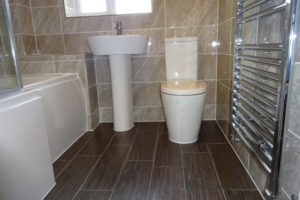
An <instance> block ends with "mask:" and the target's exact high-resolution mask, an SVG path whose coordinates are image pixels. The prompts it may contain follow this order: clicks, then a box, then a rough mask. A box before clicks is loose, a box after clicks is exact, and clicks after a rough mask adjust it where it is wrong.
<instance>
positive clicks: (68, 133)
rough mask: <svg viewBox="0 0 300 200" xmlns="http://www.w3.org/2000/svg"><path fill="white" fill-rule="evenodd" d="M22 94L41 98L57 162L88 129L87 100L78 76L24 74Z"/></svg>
mask: <svg viewBox="0 0 300 200" xmlns="http://www.w3.org/2000/svg"><path fill="white" fill-rule="evenodd" d="M22 81H23V90H22V92H27V91H33V92H35V93H36V94H37V95H39V96H41V97H42V105H43V110H44V115H45V120H46V129H47V134H48V143H49V151H50V155H51V161H52V162H54V161H55V160H57V158H59V156H60V155H61V154H62V153H64V152H65V151H66V150H67V149H68V148H69V147H70V146H71V145H72V144H73V143H74V142H75V141H76V140H77V139H78V138H79V137H80V136H81V135H82V134H83V133H85V131H86V130H87V117H86V116H87V115H86V101H85V98H84V92H83V88H82V85H81V81H80V78H79V76H78V75H77V74H58V75H23V76H22Z"/></svg>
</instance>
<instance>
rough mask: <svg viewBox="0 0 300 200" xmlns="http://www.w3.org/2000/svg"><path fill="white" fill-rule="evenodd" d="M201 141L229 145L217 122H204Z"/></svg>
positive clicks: (200, 134) (200, 135) (200, 136)
mask: <svg viewBox="0 0 300 200" xmlns="http://www.w3.org/2000/svg"><path fill="white" fill-rule="evenodd" d="M199 141H200V142H205V143H227V140H226V138H225V136H224V135H223V133H222V131H221V129H220V128H219V126H218V124H217V122H215V121H203V122H202V124H201V129H200V133H199Z"/></svg>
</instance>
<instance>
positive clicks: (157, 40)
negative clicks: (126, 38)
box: [124, 29, 165, 55]
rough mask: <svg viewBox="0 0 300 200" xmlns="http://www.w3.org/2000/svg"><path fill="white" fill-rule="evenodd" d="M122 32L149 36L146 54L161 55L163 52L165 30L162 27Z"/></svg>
mask: <svg viewBox="0 0 300 200" xmlns="http://www.w3.org/2000/svg"><path fill="white" fill-rule="evenodd" d="M124 34H126V35H127V34H129V35H135V34H138V35H139V34H140V35H146V36H149V39H150V40H149V43H148V44H151V45H150V46H149V47H148V51H147V53H146V54H147V55H162V54H164V53H165V43H164V40H165V30H164V29H143V30H131V31H124Z"/></svg>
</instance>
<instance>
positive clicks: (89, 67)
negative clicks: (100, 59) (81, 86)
mask: <svg viewBox="0 0 300 200" xmlns="http://www.w3.org/2000/svg"><path fill="white" fill-rule="evenodd" d="M84 64H85V68H86V76H87V81H88V86H89V87H92V86H95V85H96V71H95V61H94V60H85V61H84Z"/></svg>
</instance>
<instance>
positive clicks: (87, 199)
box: [75, 190, 111, 200]
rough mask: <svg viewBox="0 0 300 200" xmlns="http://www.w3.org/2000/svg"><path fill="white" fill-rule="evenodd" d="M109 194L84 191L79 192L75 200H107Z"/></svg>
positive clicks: (107, 192) (106, 192)
mask: <svg viewBox="0 0 300 200" xmlns="http://www.w3.org/2000/svg"><path fill="white" fill-rule="evenodd" d="M110 195H111V192H109V191H85V190H81V191H79V193H78V194H77V196H76V198H75V200H109V198H110Z"/></svg>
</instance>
